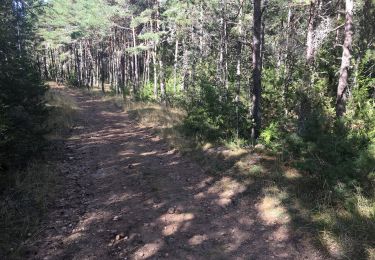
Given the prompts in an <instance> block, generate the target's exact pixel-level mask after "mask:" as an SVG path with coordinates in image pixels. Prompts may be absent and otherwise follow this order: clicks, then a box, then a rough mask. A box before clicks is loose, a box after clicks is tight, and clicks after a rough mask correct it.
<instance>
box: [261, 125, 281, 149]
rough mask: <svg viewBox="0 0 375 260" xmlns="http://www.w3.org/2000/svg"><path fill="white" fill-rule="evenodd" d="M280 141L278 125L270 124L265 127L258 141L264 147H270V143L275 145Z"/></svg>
mask: <svg viewBox="0 0 375 260" xmlns="http://www.w3.org/2000/svg"><path fill="white" fill-rule="evenodd" d="M279 140H280V130H279V125H278V123H271V124H270V125H269V126H268V127H265V128H264V130H263V131H262V133H261V134H260V141H261V142H264V143H265V144H266V145H271V143H272V142H274V143H276V142H278V141H279Z"/></svg>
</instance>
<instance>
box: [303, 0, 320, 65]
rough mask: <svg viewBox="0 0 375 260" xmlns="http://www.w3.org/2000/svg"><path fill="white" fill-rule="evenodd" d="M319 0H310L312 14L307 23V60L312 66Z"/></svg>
mask: <svg viewBox="0 0 375 260" xmlns="http://www.w3.org/2000/svg"><path fill="white" fill-rule="evenodd" d="M317 4H318V3H317V0H311V2H310V15H309V20H308V25H307V38H306V62H307V64H308V66H311V65H312V63H313V62H314V58H315V57H314V53H315V50H314V40H315V26H316V15H317V13H316V10H317V8H316V6H317Z"/></svg>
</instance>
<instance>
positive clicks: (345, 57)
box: [336, 0, 353, 117]
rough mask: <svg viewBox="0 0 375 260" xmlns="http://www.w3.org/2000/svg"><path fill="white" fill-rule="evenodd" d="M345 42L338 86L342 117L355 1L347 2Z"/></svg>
mask: <svg viewBox="0 0 375 260" xmlns="http://www.w3.org/2000/svg"><path fill="white" fill-rule="evenodd" d="M345 13H346V14H345V40H344V45H343V46H342V59H341V67H340V77H339V84H338V86H337V97H336V116H337V117H341V116H343V115H344V113H345V111H346V100H347V97H348V95H347V92H348V73H349V66H350V57H351V54H350V51H351V48H352V40H353V39H352V38H353V28H352V27H353V0H346V1H345Z"/></svg>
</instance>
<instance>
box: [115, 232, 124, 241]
mask: <svg viewBox="0 0 375 260" xmlns="http://www.w3.org/2000/svg"><path fill="white" fill-rule="evenodd" d="M124 238H125V235H124V233H120V234H117V235H116V238H115V239H116V241H119V240H121V239H124Z"/></svg>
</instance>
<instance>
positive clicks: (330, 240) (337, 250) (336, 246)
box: [320, 231, 345, 259]
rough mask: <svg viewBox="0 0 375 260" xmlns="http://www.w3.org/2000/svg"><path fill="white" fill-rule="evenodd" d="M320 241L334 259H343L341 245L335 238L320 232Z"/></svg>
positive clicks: (327, 233) (328, 233)
mask: <svg viewBox="0 0 375 260" xmlns="http://www.w3.org/2000/svg"><path fill="white" fill-rule="evenodd" d="M320 241H321V243H322V244H323V245H324V246H325V248H327V250H328V251H329V253H330V254H331V255H332V256H333V257H336V258H339V259H340V258H343V257H344V256H345V255H344V249H343V248H342V246H341V244H340V243H339V242H338V241H337V238H336V237H335V236H334V235H333V234H331V233H330V232H328V231H322V232H321V233H320Z"/></svg>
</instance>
